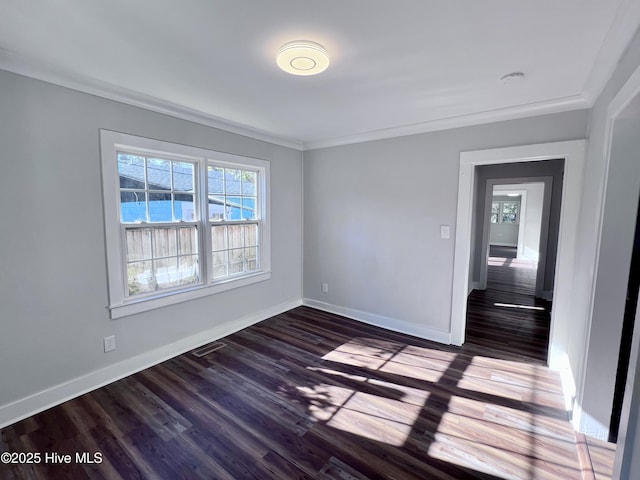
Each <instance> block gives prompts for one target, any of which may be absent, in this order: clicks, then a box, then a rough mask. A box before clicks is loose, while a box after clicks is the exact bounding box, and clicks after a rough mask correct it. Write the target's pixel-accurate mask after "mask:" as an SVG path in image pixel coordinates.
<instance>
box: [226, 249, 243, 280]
mask: <svg viewBox="0 0 640 480" xmlns="http://www.w3.org/2000/svg"><path fill="white" fill-rule="evenodd" d="M243 264H244V249H243V248H239V249H237V250H229V275H233V274H234V273H241V272H243V271H244V266H243Z"/></svg>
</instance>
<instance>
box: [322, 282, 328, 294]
mask: <svg viewBox="0 0 640 480" xmlns="http://www.w3.org/2000/svg"><path fill="white" fill-rule="evenodd" d="M322 293H329V284H328V283H323V284H322Z"/></svg>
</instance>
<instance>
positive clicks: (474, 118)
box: [0, 48, 592, 151]
mask: <svg viewBox="0 0 640 480" xmlns="http://www.w3.org/2000/svg"><path fill="white" fill-rule="evenodd" d="M0 69H3V70H7V71H9V72H13V73H17V74H19V75H24V76H27V77H30V78H35V79H37V80H42V81H44V82H48V83H52V84H54V85H59V86H62V87H66V88H71V89H73V90H77V91H79V92H83V93H88V94H90V95H95V96H97V97H102V98H106V99H108V100H114V101H116V102H120V103H124V104H127V105H132V106H134V107H140V108H144V109H146V110H150V111H152V112H157V113H162V114H164V115H169V116H171V117H175V118H180V119H182V120H188V121H191V122H195V123H198V124H200V125H206V126H208V127H213V128H217V129H219V130H223V131H225V132H230V133H235V134H237V135H243V136H245V137H248V138H253V139H255V140H260V141H264V142H268V143H272V144H275V145H280V146H283V147H288V148H292V149H294V150H298V151H306V150H313V149H317V148H326V147H334V146H338V145H349V144H353V143H362V142H369V141H372V140H381V139H385V138H393V137H402V136H406V135H414V134H417V133H427V132H436V131H440V130H449V129H451V128H459V127H468V126H472V125H482V124H486V123H494V122H501V121H505V120H514V119H518V118H526V117H534V116H538V115H546V114H550V113H560V112H567V111H571V110H580V109H585V108H590V107H591V106H592V104H591V102H590V101H589V99H588V98H587V97H585V96H584V95H572V96H567V97H561V98H557V99H553V100H546V101H542V102H536V103H530V104H525V105H517V106H513V107H505V108H499V109H495V110H489V111H484V112H475V113H469V114H464V115H459V116H454V117H448V118H442V119H436V120H429V121H426V122H419V123H415V124H410V125H403V126H398V127H391V128H386V129H381V130H375V131H372V132H366V133H362V134H356V135H347V136H344V137H336V138H330V139H326V140H312V141H308V142H303V141H301V140H299V139H292V138H284V137H281V136H279V135H275V134H273V133H271V132H267V131H264V130H261V129H258V128H253V127H250V126H247V125H243V124H240V123H237V122H233V121H231V120H226V119H224V118H221V117H217V116H215V115H212V114H209V113H205V112H201V111H198V110H195V109H192V108H189V107H185V106H182V105H178V104H175V103H172V102H168V101H166V100H162V99H159V98H156V97H152V96H150V95H146V94H144V93H141V92H136V91H133V90H129V89H126V88H123V87H119V86H116V85H113V84H110V83H107V82H104V81H102V80H98V79H95V78H90V77H87V76H81V75H71V74H69V73H67V72H63V71H61V70H60V69H59V68H58V67H56V66H54V65H52V64H47V63H46V62H42V61H39V60H38V61H36V60H33V59H29V58H26V57H24V56H21V55H17V54H15V53H12V52H9V51H7V50H4V49H2V48H0Z"/></svg>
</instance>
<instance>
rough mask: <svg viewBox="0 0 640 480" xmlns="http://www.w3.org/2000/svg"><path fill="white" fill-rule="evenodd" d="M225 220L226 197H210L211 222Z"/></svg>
mask: <svg viewBox="0 0 640 480" xmlns="http://www.w3.org/2000/svg"><path fill="white" fill-rule="evenodd" d="M217 220H224V197H214V196H211V195H210V196H209V221H211V222H215V221H217Z"/></svg>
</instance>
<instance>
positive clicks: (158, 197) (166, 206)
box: [149, 193, 173, 222]
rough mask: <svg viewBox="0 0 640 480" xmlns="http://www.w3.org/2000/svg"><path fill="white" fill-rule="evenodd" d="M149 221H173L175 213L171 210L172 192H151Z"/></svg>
mask: <svg viewBox="0 0 640 480" xmlns="http://www.w3.org/2000/svg"><path fill="white" fill-rule="evenodd" d="M149 221H150V222H171V221H173V213H172V212H171V194H170V193H150V194H149Z"/></svg>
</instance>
